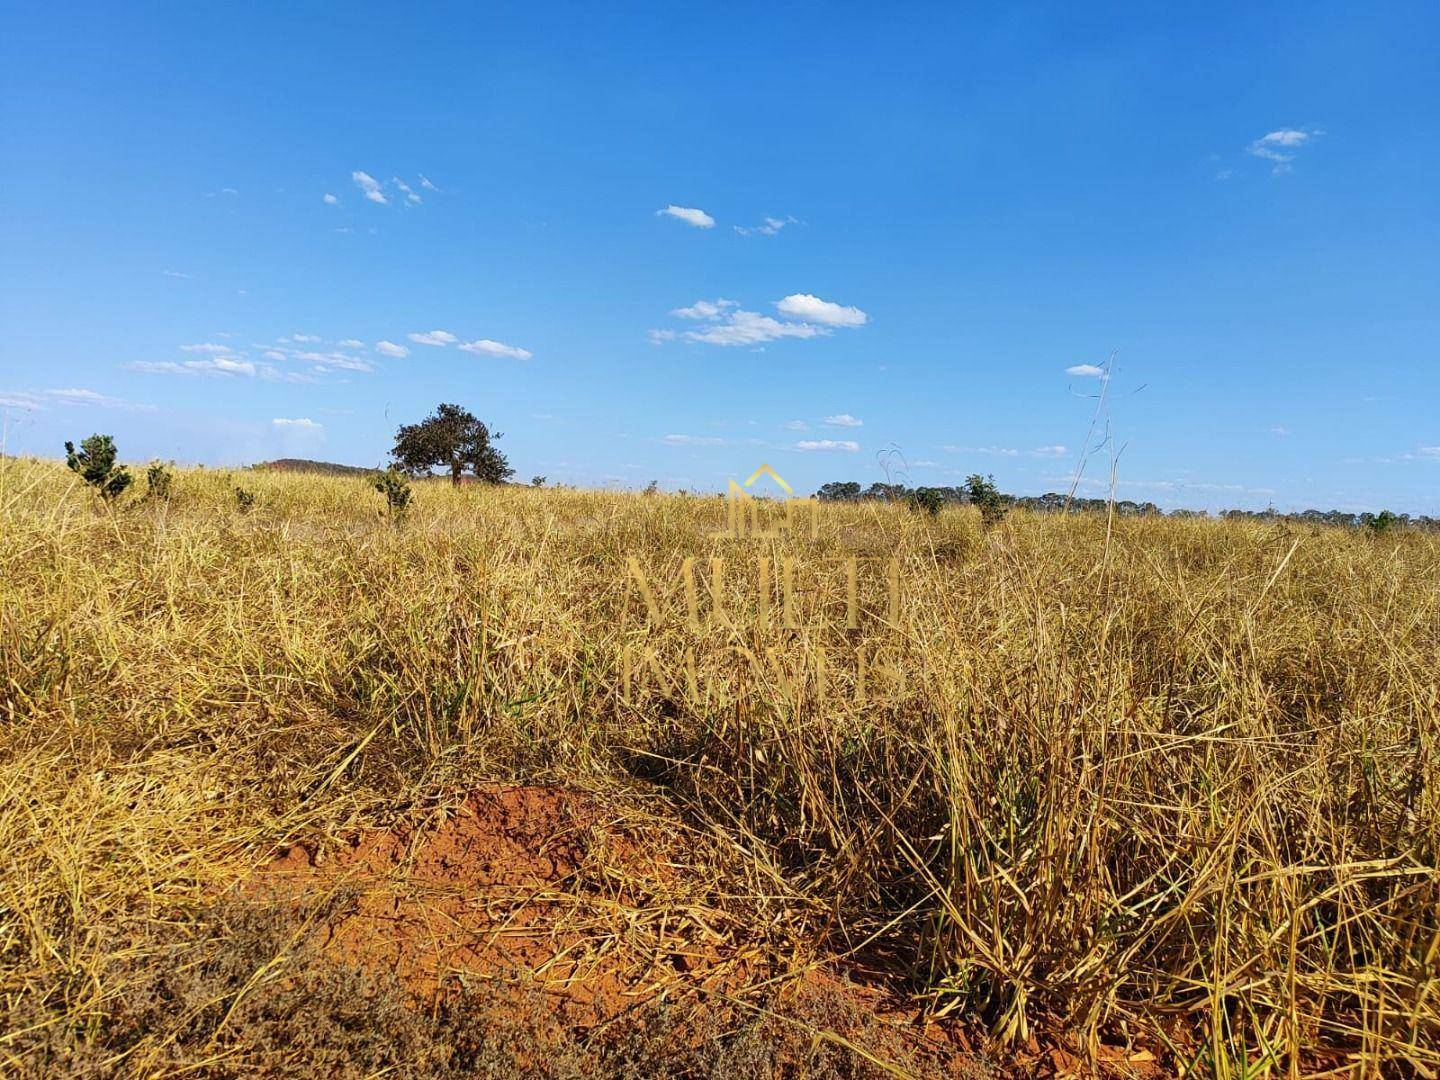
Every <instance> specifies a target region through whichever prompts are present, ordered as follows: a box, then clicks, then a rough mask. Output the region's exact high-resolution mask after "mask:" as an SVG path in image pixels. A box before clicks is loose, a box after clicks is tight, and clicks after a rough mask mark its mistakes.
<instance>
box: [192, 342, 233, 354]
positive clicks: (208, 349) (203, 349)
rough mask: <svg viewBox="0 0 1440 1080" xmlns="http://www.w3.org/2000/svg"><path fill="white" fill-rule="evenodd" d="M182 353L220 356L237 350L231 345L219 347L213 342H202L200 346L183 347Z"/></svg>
mask: <svg viewBox="0 0 1440 1080" xmlns="http://www.w3.org/2000/svg"><path fill="white" fill-rule="evenodd" d="M180 351H181V352H198V353H213V354H214V355H216V356H219V355H220V354H222V353H230V352H234V351H235V350H234V349H232V348H231V347H230V346H229V345H217V344H215V343H214V342H213V341H202V342H200V343H199V344H198V345H181V346H180Z"/></svg>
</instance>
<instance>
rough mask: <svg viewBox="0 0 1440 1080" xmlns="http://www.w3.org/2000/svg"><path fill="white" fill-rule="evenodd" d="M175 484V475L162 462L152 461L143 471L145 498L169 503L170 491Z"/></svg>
mask: <svg viewBox="0 0 1440 1080" xmlns="http://www.w3.org/2000/svg"><path fill="white" fill-rule="evenodd" d="M174 484H175V474H174V473H173V472H171V471H170V466H168V465H166V464H165V462H163V461H152V462H151V463H150V467H149V468H148V469H146V470H145V498H147V499H151V500H157V501H158V500H164V501H165V502H169V501H170V490H171V488H172V487H173V486H174Z"/></svg>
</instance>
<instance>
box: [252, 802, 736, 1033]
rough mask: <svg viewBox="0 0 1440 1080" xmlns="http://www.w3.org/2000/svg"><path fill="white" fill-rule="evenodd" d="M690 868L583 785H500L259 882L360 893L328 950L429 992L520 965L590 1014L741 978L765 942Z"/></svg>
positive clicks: (269, 870)
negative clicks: (431, 817)
mask: <svg viewBox="0 0 1440 1080" xmlns="http://www.w3.org/2000/svg"><path fill="white" fill-rule="evenodd" d="M651 839H653V838H651ZM682 875H683V870H681V869H679V868H677V867H676V866H674V865H672V864H671V863H670V862H668V861H666V859H665V858H664V855H663V852H662V849H661V847H660V846H659V845H658V844H657V843H653V842H647V838H645V837H639V836H636V835H634V834H633V833H632V832H631V831H630V830H629V829H627V828H626V827H625V826H623V825H621V824H620V823H618V822H616V821H614V820H610V819H608V818H607V816H606V815H605V814H604V812H603V811H602V809H601V808H600V806H599V805H598V804H597V803H596V802H595V801H594V800H593V799H591V798H589V797H587V796H585V795H583V794H580V793H577V792H572V791H567V790H564V789H551V788H541V787H497V788H491V789H487V790H482V791H478V792H476V793H474V794H473V795H471V796H470V797H469V798H468V799H467V800H466V801H465V803H464V804H463V805H462V806H461V807H460V808H459V810H458V811H456V812H454V813H453V814H451V815H447V816H445V817H443V818H441V819H439V820H436V821H431V822H428V823H425V824H422V825H420V826H418V827H413V828H405V829H399V830H395V831H386V832H376V833H371V834H369V835H366V836H363V837H361V838H359V839H358V840H357V841H355V842H354V843H353V844H352V845H351V846H350V847H349V848H348V849H347V848H342V849H341V850H340V851H339V852H333V851H331V852H325V853H323V854H322V855H319V856H317V855H315V854H314V853H312V852H311V851H310V850H309V849H307V848H305V847H303V846H298V845H297V846H295V847H293V848H291V849H290V850H289V851H287V852H285V853H284V854H283V855H282V856H281V857H280V858H278V859H276V860H275V861H274V862H272V863H270V864H269V865H268V866H267V867H265V868H264V870H263V871H262V872H261V875H260V879H259V884H263V886H264V887H266V888H268V889H271V890H274V891H277V892H279V893H281V894H284V895H289V896H301V895H303V896H304V897H305V898H307V899H314V900H317V901H318V900H319V899H320V898H322V897H323V896H324V895H326V894H327V893H329V892H331V891H337V890H345V891H348V892H353V893H354V894H355V895H356V896H357V899H356V900H355V902H354V903H353V904H347V905H345V906H344V909H343V910H344V913H343V914H342V915H341V916H340V917H339V918H338V920H337V921H335V922H333V923H330V924H327V925H324V926H322V927H321V928H320V929H319V931H318V932H319V933H322V934H324V935H325V938H324V951H325V953H326V954H328V955H329V956H331V957H333V958H335V959H338V960H341V961H344V962H348V963H351V964H355V965H358V966H361V967H364V968H367V969H371V970H384V971H389V972H393V973H394V974H395V975H396V976H397V977H398V978H399V979H400V981H401V982H402V983H403V984H404V985H405V986H406V987H407V988H409V989H410V990H412V991H413V992H415V993H416V994H417V995H421V996H425V997H431V996H433V995H435V994H436V993H437V992H440V991H442V990H443V989H445V988H446V987H448V986H451V985H453V984H454V982H455V981H456V980H460V981H464V980H476V979H486V978H495V977H497V976H498V975H499V974H501V973H507V974H509V973H515V972H521V973H525V974H527V975H530V976H532V977H533V978H534V979H535V981H536V982H537V984H538V985H539V986H540V987H542V988H543V989H544V990H545V991H547V992H548V993H551V994H553V995H555V996H556V998H557V1004H559V1005H560V1006H561V1007H562V1008H564V1009H565V1010H566V1011H567V1013H568V1015H567V1019H568V1020H570V1021H571V1022H574V1023H581V1024H584V1023H587V1022H594V1021H596V1020H599V1019H601V1018H603V1017H604V1016H607V1015H613V1013H614V1012H616V1011H618V1010H620V1009H622V1008H624V1007H625V1006H626V1005H629V1004H634V1003H636V1002H638V1001H643V1000H645V999H647V998H649V997H652V996H654V995H655V993H657V992H658V991H659V990H660V989H662V988H671V989H675V988H678V987H679V986H681V985H683V986H684V987H685V988H687V989H695V988H700V987H704V988H708V989H719V988H722V986H723V987H726V988H730V987H733V986H735V985H736V984H737V982H738V981H742V980H743V979H744V977H745V973H746V972H747V971H749V970H751V969H752V967H753V961H754V960H755V959H756V956H755V953H754V951H753V949H749V948H746V947H743V946H742V947H739V948H735V947H732V946H731V942H730V940H728V939H727V937H726V936H725V935H724V934H723V927H724V924H725V922H726V918H725V916H724V915H723V914H721V913H719V912H717V911H715V910H713V909H707V908H705V907H703V906H701V905H698V904H695V903H691V902H687V900H686V898H685V894H686V893H689V894H690V895H692V896H693V895H695V893H696V890H694V889H686V888H684V884H685V883H684V882H683V881H680V880H679V879H680V878H681V876H682ZM677 885H678V888H677Z"/></svg>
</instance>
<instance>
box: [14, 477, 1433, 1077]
mask: <svg viewBox="0 0 1440 1080" xmlns="http://www.w3.org/2000/svg"><path fill="white" fill-rule="evenodd" d="M236 481H237V477H236V476H234V475H229V474H225V473H221V472H215V471H186V472H183V473H182V474H180V475H179V476H178V478H177V483H176V487H175V495H174V499H173V501H171V502H168V503H162V504H147V503H143V502H140V501H138V500H137V499H131V500H130V501H128V502H126V503H123V504H122V505H121V506H120V507H119V508H117V509H115V510H114V511H107V510H106V509H104V508H100V507H97V506H96V505H94V504H93V502H92V501H91V499H90V498H89V496H88V495H87V494H86V493H85V492H84V491H83V490H80V489H79V488H78V487H77V485H76V483H75V482H74V480H73V478H72V477H71V475H70V474H68V473H67V472H65V471H64V469H63V468H62V467H60V466H58V465H56V464H54V463H47V462H35V461H15V460H10V461H5V462H3V463H0V535H3V537H4V543H3V545H0V851H3V852H4V863H3V869H0V1000H3V1002H4V1003H5V1005H6V1007H7V1008H8V1009H9V1010H10V1015H11V1016H12V1017H23V1018H24V1019H23V1023H22V1021H21V1020H12V1026H11V1030H10V1031H9V1032H7V1033H6V1034H5V1035H4V1036H0V1054H8V1055H10V1056H9V1059H8V1060H9V1062H10V1064H11V1065H12V1066H15V1067H17V1068H23V1067H24V1065H25V1059H24V1054H25V1051H24V1049H23V1048H24V1047H25V1046H28V1045H30V1042H29V1041H28V1040H30V1039H31V1038H32V1036H33V1034H34V1030H35V1029H36V1028H44V1027H46V1026H54V1025H61V1026H70V1027H76V1026H79V1027H84V1026H86V1025H92V1026H93V1025H103V1024H104V1023H105V1022H106V1017H107V1016H109V1015H110V1014H111V1013H112V1012H113V1011H114V1009H115V1007H116V1005H117V1002H119V1001H121V1000H122V999H123V997H124V995H125V994H126V992H127V986H126V982H125V978H124V972H125V971H126V970H128V967H127V964H128V963H129V961H131V960H133V959H134V958H135V957H136V956H138V955H140V954H142V953H143V952H144V951H145V950H146V949H147V948H150V947H151V946H150V945H148V944H147V942H153V941H155V940H156V939H157V928H159V929H161V930H165V929H167V928H183V927H184V926H185V925H186V923H187V920H191V919H193V918H194V917H195V914H196V912H197V911H199V910H200V909H201V908H202V907H203V906H204V905H205V904H206V903H207V900H208V898H211V897H213V896H214V895H215V894H216V893H217V891H219V890H221V889H223V888H224V886H226V885H228V884H230V883H233V882H235V881H237V880H239V879H240V878H242V877H243V876H244V875H246V874H247V873H248V872H250V871H251V869H252V868H253V867H254V866H255V865H256V864H257V863H258V862H260V861H262V860H263V859H264V858H265V857H266V856H267V855H268V854H269V853H271V852H272V851H273V850H274V849H275V847H276V845H277V844H279V843H282V842H284V841H286V840H288V839H291V838H294V837H296V836H304V835H310V836H313V835H325V834H328V835H337V836H338V835H341V834H343V833H344V832H345V831H347V830H353V829H355V828H357V827H360V826H363V825H366V824H370V823H373V822H376V821H378V820H382V819H383V817H384V815H386V814H388V813H392V812H394V811H395V810H396V809H397V808H403V807H406V806H413V805H421V804H425V803H426V802H427V801H434V800H443V799H445V798H447V797H453V795H454V793H456V792H462V791H464V790H466V788H467V787H469V786H471V785H473V784H474V783H476V782H477V781H478V780H480V779H482V778H495V777H504V778H509V777H523V778H526V779H549V780H559V781H563V782H566V783H572V784H578V785H582V786H587V787H591V788H599V789H609V790H615V791H624V792H628V793H630V794H631V795H634V796H636V797H643V798H648V799H650V800H651V803H652V805H653V806H655V807H656V808H657V813H660V814H663V815H667V816H668V817H669V818H671V819H672V820H674V821H675V823H676V827H677V828H685V829H689V830H693V831H695V833H696V834H697V835H698V834H702V833H703V834H705V835H706V836H708V837H709V838H711V839H712V840H713V841H714V842H715V843H714V844H712V845H710V846H706V847H704V848H703V849H702V848H701V847H699V846H697V848H696V851H697V853H698V852H699V851H701V850H705V851H708V852H713V851H715V850H724V851H726V852H728V854H727V855H725V856H724V857H723V858H716V861H715V864H714V867H713V875H714V900H715V902H716V903H717V904H732V905H736V906H737V910H741V909H743V910H744V911H745V912H747V913H748V914H747V918H749V919H750V920H751V923H752V925H753V936H754V939H755V941H756V942H759V943H761V944H764V945H765V946H766V947H767V948H770V949H772V950H773V951H774V952H775V953H776V955H779V956H783V958H784V962H785V963H786V964H788V965H790V966H797V965H803V964H805V963H807V962H811V961H815V960H819V959H822V958H825V957H830V956H835V955H842V956H844V957H846V958H847V961H848V962H849V963H851V964H853V965H855V968H856V969H857V970H867V969H868V970H871V971H874V972H876V973H878V974H880V975H881V976H883V977H885V978H887V979H890V980H892V981H893V982H894V983H895V984H896V985H900V986H903V987H905V988H907V989H908V991H909V992H911V993H913V994H914V995H916V997H917V998H918V999H919V1000H921V1001H923V1002H924V1003H925V1004H926V1005H927V1007H928V1008H930V1009H931V1010H932V1011H934V1012H937V1013H941V1014H953V1015H961V1016H965V1017H968V1018H972V1019H976V1020H978V1021H981V1022H983V1023H984V1024H985V1025H986V1026H987V1027H988V1028H989V1029H990V1030H991V1031H993V1032H995V1034H996V1037H997V1039H999V1040H1001V1041H1002V1042H1016V1041H1023V1040H1025V1039H1026V1038H1028V1037H1029V1036H1030V1035H1031V1034H1032V1033H1034V1032H1036V1031H1043V1032H1062V1033H1065V1034H1066V1035H1068V1036H1070V1037H1073V1038H1074V1039H1076V1040H1078V1041H1079V1042H1082V1043H1088V1044H1090V1045H1091V1046H1092V1047H1093V1046H1094V1045H1095V1044H1097V1043H1098V1042H1099V1040H1101V1039H1102V1038H1104V1039H1111V1038H1116V1037H1126V1036H1132V1037H1140V1038H1144V1039H1148V1040H1150V1041H1151V1042H1152V1043H1168V1044H1169V1045H1170V1046H1172V1047H1173V1053H1174V1055H1175V1056H1174V1058H1173V1060H1174V1061H1175V1062H1176V1063H1178V1064H1179V1065H1181V1066H1184V1067H1187V1068H1189V1069H1191V1070H1193V1071H1198V1072H1201V1073H1206V1074H1214V1075H1219V1076H1242V1075H1243V1076H1254V1075H1263V1074H1267V1073H1268V1074H1271V1075H1298V1074H1300V1073H1303V1072H1307V1071H1319V1070H1325V1069H1341V1070H1348V1071H1351V1072H1353V1073H1355V1074H1356V1075H1377V1074H1380V1073H1385V1072H1389V1073H1394V1074H1401V1073H1404V1072H1406V1071H1407V1070H1408V1071H1411V1072H1413V1073H1414V1074H1416V1075H1435V1074H1436V1070H1440V984H1437V978H1440V870H1437V841H1440V794H1437V777H1440V773H1437V739H1440V624H1437V605H1436V600H1437V581H1440V547H1437V544H1436V541H1435V540H1434V539H1433V538H1432V537H1429V536H1423V535H1418V534H1401V535H1398V536H1395V537H1378V538H1377V537H1371V536H1368V535H1362V534H1359V533H1352V532H1340V531H1334V530H1325V529H1319V528H1314V529H1312V528H1298V527H1295V526H1292V525H1286V524H1279V523H1275V524H1266V523H1257V522H1251V523H1232V522H1223V523H1222V522H1213V521H1172V520H1166V519H1160V518H1151V519H1129V520H1116V521H1113V522H1111V521H1107V520H1106V519H1105V518H1103V517H1092V516H1073V515H1072V516H1069V517H1059V516H1050V517H1046V516H1032V515H1027V514H1020V513H1016V514H1013V515H1012V516H1011V518H1010V519H1009V520H1008V521H1007V522H1006V523H1005V524H1004V525H1002V526H1001V527H999V528H997V529H995V530H992V531H990V532H988V533H987V532H983V531H982V530H981V528H980V525H979V521H978V517H977V516H976V515H974V514H973V513H971V512H964V511H953V510H952V511H946V512H945V513H944V514H942V515H941V516H940V517H939V518H938V519H935V520H930V519H927V518H924V517H922V516H918V515H912V514H909V513H907V512H905V511H904V510H902V509H899V508H891V507H885V506H880V505H861V506H830V507H825V508H824V509H823V512H822V514H821V516H820V518H819V525H818V532H819V535H818V537H816V538H813V539H812V538H811V537H810V536H809V535H808V534H806V533H804V532H801V533H800V534H798V535H795V534H791V535H788V536H778V537H772V538H768V539H756V538H745V539H736V538H733V537H727V536H725V535H723V530H724V525H725V508H724V506H723V504H722V503H721V502H720V501H719V500H716V499H703V500H702V499H697V498H684V497H676V496H659V497H640V496H632V495H624V494H610V493H594V492H572V491H532V490H525V489H515V488H511V489H496V490H482V489H475V488H466V489H461V490H452V489H450V488H449V487H448V486H443V485H434V486H430V485H425V486H423V487H422V488H421V489H420V490H419V492H418V494H417V497H416V499H415V503H414V507H413V511H412V513H411V514H410V516H409V519H408V521H407V522H406V523H405V524H404V525H403V527H400V528H393V527H391V526H390V525H389V524H387V523H386V521H384V520H383V519H382V518H381V516H380V514H379V508H380V500H379V497H378V496H377V495H375V494H374V493H373V492H372V491H370V490H369V489H368V487H367V486H366V485H365V484H364V483H363V482H362V481H357V480H347V479H330V478H321V477H315V476H293V475H265V474H245V475H244V476H243V478H241V479H240V482H241V483H243V485H244V486H245V487H246V488H247V489H249V490H252V491H254V492H255V493H256V496H257V499H256V505H255V507H254V508H253V509H252V510H251V511H250V512H248V513H242V512H240V511H239V510H238V508H237V506H236V503H235V500H234V497H233V494H232V491H233V487H234V485H235V483H236ZM687 558H693V559H694V560H695V561H694V563H693V564H692V567H693V573H694V581H695V591H694V604H695V613H696V614H697V615H698V617H699V618H698V621H697V622H696V623H695V624H691V622H690V620H689V614H690V609H689V599H688V597H687V591H686V587H685V585H684V577H683V574H682V567H683V565H684V560H686V559H687ZM716 558H718V559H721V560H723V566H722V569H721V572H720V577H719V581H720V584H719V586H718V587H715V586H714V585H713V582H714V581H715V576H714V573H713V565H712V562H711V560H712V559H716ZM852 558H853V559H854V560H855V562H854V565H855V571H854V579H855V584H854V587H853V588H854V594H855V596H856V611H857V614H858V618H857V620H856V621H857V622H858V623H859V625H858V626H857V627H855V628H847V626H846V625H845V623H846V619H847V614H848V612H849V608H848V607H847V594H848V593H849V592H850V590H851V585H850V581H849V574H850V571H849V570H848V569H847V560H849V559H852ZM762 559H763V560H768V564H762V562H761V561H760V560H762ZM787 559H788V560H790V562H789V571H788V572H789V574H791V575H792V579H791V580H792V584H793V589H792V591H791V595H792V598H793V602H794V604H795V605H796V607H795V609H794V611H793V612H792V614H793V615H794V616H795V621H797V622H799V623H801V624H802V625H801V626H800V628H789V627H787V625H786V612H785V607H784V603H783V589H782V585H783V582H784V580H785V575H786V569H785V568H786V560H787ZM629 560H634V564H633V565H636V566H638V567H640V569H641V570H642V572H643V573H644V575H645V576H646V578H647V580H648V582H649V584H650V587H651V589H652V593H653V596H654V599H655V610H654V611H653V612H652V611H651V610H650V609H649V608H648V607H647V603H646V601H645V598H644V595H643V591H642V590H641V588H640V587H639V585H638V583H637V581H636V578H635V576H634V574H633V570H632V571H627V565H630V564H629ZM892 560H894V562H895V565H896V570H895V571H893V572H892V571H891V570H890V569H889V567H890V565H891V561H892ZM766 565H768V570H767V569H765V566H766ZM764 573H768V575H769V578H770V583H771V591H770V594H769V603H768V604H765V603H763V601H762V594H761V591H760V589H759V587H758V583H759V581H760V579H761V575H762V574H764ZM891 573H894V574H895V575H896V578H897V580H898V583H899V606H898V610H897V611H895V612H893V613H892V611H891V609H890V601H889V596H890V592H889V590H890V584H889V576H890V574H891ZM717 596H718V599H719V606H720V609H721V610H722V611H723V612H724V615H725V616H726V617H725V618H724V619H719V618H714V617H712V616H713V615H714V611H715V602H716V599H717ZM657 614H658V615H659V619H658V621H657V620H656V619H655V617H654V616H655V615H657ZM862 682H863V690H862V687H861V686H860V685H859V684H861V683H862ZM698 857H699V855H698V854H697V858H698ZM177 932H178V930H177ZM159 936H161V937H163V936H164V935H163V934H161V935H159ZM21 1006H23V1008H22V1007H21ZM155 1037H156V1038H163V1035H157V1036H155Z"/></svg>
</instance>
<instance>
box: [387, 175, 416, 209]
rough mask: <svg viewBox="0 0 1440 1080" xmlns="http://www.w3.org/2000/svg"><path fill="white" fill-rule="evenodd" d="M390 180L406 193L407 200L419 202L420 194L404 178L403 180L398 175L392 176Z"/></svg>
mask: <svg viewBox="0 0 1440 1080" xmlns="http://www.w3.org/2000/svg"><path fill="white" fill-rule="evenodd" d="M390 182H391V183H392V184H394V185H395V186H396V187H398V188H399V189H400V190H401V191H403V192H404V193H405V201H406V202H408V203H417V204H418V203H419V202H420V196H419V195H416V194H415V189H414V188H412V187H411V186H410V185H409V184H407V183H405V181H404V180H401V179H400V178H399V177H398V176H392V177H391V178H390Z"/></svg>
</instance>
